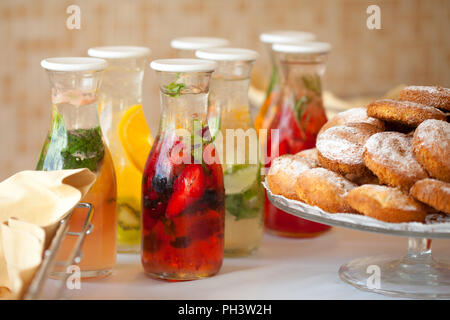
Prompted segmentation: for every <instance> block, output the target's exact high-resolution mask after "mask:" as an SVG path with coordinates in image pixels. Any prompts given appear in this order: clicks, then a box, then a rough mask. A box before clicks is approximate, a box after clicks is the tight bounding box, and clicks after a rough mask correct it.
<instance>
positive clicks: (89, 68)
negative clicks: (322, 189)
mask: <svg viewBox="0 0 450 320" xmlns="http://www.w3.org/2000/svg"><path fill="white" fill-rule="evenodd" d="M106 65H107V62H106V61H105V60H103V59H96V58H49V59H45V60H43V61H42V62H41V66H42V67H43V68H45V69H46V70H47V73H48V75H49V78H50V84H51V87H52V104H53V107H52V122H51V128H50V131H49V133H48V136H47V139H46V141H45V143H44V146H43V148H42V152H41V155H40V157H39V161H38V164H37V167H36V169H37V170H60V169H76V168H88V169H90V170H91V171H92V172H94V173H96V175H97V179H96V181H95V183H94V185H93V186H92V187H91V189H90V191H89V192H88V193H87V195H86V196H85V197H84V198H83V199H82V200H81V201H82V202H88V203H91V204H92V205H93V207H94V214H93V218H92V223H93V225H94V229H93V231H92V233H91V234H89V236H87V237H86V239H85V241H84V244H83V246H82V259H81V262H80V263H79V267H80V269H81V276H82V277H83V278H89V277H101V276H105V275H108V274H109V273H110V272H111V270H112V268H113V267H114V265H115V262H116V224H117V216H116V208H117V207H116V179H115V174H114V167H113V163H112V159H111V155H110V153H109V150H108V148H107V147H106V146H105V144H104V141H103V137H102V131H101V129H100V123H99V119H98V101H97V90H98V87H99V86H100V82H101V76H102V73H103V69H104V68H105V67H106ZM85 216H86V213H85V212H84V211H83V210H82V209H75V211H74V213H73V215H72V218H71V221H70V226H69V228H70V230H72V231H77V230H80V227H81V225H82V223H83V221H84V219H85ZM75 242H76V237H70V236H68V237H66V238H65V240H64V241H63V243H62V245H61V248H60V250H59V252H60V257H59V259H65V258H66V257H67V256H68V254H69V253H70V252H71V249H72V247H73V246H74V245H75ZM62 272H65V270H64V271H62Z"/></svg>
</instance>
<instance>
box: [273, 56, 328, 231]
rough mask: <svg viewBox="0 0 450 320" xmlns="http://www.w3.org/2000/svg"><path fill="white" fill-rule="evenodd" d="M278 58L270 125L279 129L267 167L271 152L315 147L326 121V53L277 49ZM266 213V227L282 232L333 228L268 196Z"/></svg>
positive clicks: (296, 150)
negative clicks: (286, 208) (288, 210)
mask: <svg viewBox="0 0 450 320" xmlns="http://www.w3.org/2000/svg"><path fill="white" fill-rule="evenodd" d="M275 59H276V68H277V69H278V72H279V75H280V79H281V82H280V89H279V94H278V95H279V97H278V99H277V107H276V112H275V115H274V117H273V119H272V120H271V124H270V125H269V128H268V129H269V130H273V129H275V130H277V138H278V139H277V141H273V140H272V137H273V136H272V135H268V138H267V143H266V148H267V149H266V155H267V156H268V157H269V158H268V159H267V161H266V167H270V159H271V155H272V154H274V155H276V154H278V155H283V154H295V153H297V152H299V151H302V150H305V149H310V148H314V147H315V144H316V137H317V134H318V132H319V130H320V128H321V127H322V126H323V125H324V124H325V123H326V121H327V118H326V114H325V109H324V106H323V101H322V82H321V77H322V75H323V73H324V72H325V59H326V54H324V53H320V54H319V53H310V54H300V53H275ZM277 151H278V152H277ZM264 217H265V226H266V230H268V231H269V232H271V233H275V234H278V235H282V236H289V237H300V238H301V237H314V236H317V235H319V234H321V233H322V232H324V231H326V230H328V229H329V228H330V227H328V226H325V225H322V224H318V223H315V222H311V221H308V220H304V219H301V218H298V217H295V216H293V215H290V214H288V213H286V212H284V211H282V210H279V209H277V208H276V207H275V206H273V205H272V204H271V203H270V201H269V200H268V199H267V197H266V205H265V215H264Z"/></svg>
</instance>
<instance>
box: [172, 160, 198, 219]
mask: <svg viewBox="0 0 450 320" xmlns="http://www.w3.org/2000/svg"><path fill="white" fill-rule="evenodd" d="M204 192H205V172H204V170H203V167H202V166H201V165H200V164H192V165H188V166H186V167H185V168H184V170H183V171H182V172H181V174H180V175H179V176H178V177H177V179H176V180H175V182H174V184H173V193H172V196H171V197H170V199H169V202H168V203H167V208H166V217H167V218H173V217H176V216H177V215H179V214H180V213H181V212H182V211H183V210H185V209H186V208H187V207H188V206H189V205H191V204H193V203H194V202H195V201H197V200H199V199H200V198H201V197H202V196H203V193H204Z"/></svg>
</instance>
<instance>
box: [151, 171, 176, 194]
mask: <svg viewBox="0 0 450 320" xmlns="http://www.w3.org/2000/svg"><path fill="white" fill-rule="evenodd" d="M152 187H153V190H155V191H156V192H158V193H166V192H169V191H170V189H171V188H172V184H171V181H169V179H168V178H167V177H162V176H160V175H158V174H155V176H154V177H153V179H152Z"/></svg>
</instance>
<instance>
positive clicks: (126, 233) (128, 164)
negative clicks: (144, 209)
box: [88, 46, 150, 252]
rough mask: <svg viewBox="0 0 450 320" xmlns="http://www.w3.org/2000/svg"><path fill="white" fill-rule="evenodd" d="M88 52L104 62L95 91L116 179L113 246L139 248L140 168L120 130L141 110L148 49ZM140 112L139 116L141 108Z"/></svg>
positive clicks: (113, 48)
mask: <svg viewBox="0 0 450 320" xmlns="http://www.w3.org/2000/svg"><path fill="white" fill-rule="evenodd" d="M88 54H89V55H90V56H92V57H97V58H103V59H105V60H106V61H107V62H108V67H107V68H106V69H105V71H104V75H103V80H102V86H101V88H100V91H99V101H100V106H99V114H100V124H101V127H102V131H103V133H104V135H105V140H106V143H107V145H108V148H109V150H110V151H111V155H112V158H113V162H114V169H115V172H116V179H117V223H118V224H117V250H118V252H139V251H140V241H141V183H142V169H140V168H138V167H137V166H136V165H135V164H134V162H133V160H132V159H130V156H128V154H127V151H128V149H127V147H126V145H124V144H123V143H122V142H121V140H124V139H125V140H126V139H133V138H134V136H131V137H128V136H127V135H126V132H123V130H122V126H121V121H122V120H123V119H124V117H126V119H128V118H129V114H130V112H133V113H135V114H136V113H137V112H142V81H143V78H144V69H145V66H146V64H147V62H148V57H149V55H150V49H149V48H146V47H135V46H108V47H95V48H90V49H89V50H88ZM141 114H142V116H143V112H142V113H141ZM124 121H126V120H124ZM136 132H137V131H136ZM147 155H148V154H146V155H145V156H147Z"/></svg>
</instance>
